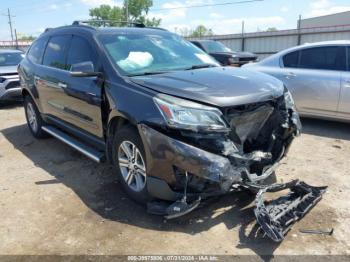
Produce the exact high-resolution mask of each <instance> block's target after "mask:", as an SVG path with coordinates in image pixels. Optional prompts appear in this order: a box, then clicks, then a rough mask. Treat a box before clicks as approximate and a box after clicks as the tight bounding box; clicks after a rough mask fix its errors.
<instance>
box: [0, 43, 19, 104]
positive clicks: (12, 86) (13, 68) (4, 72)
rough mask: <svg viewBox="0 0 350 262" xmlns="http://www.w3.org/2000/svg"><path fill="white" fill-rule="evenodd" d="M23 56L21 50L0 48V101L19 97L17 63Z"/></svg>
mask: <svg viewBox="0 0 350 262" xmlns="http://www.w3.org/2000/svg"><path fill="white" fill-rule="evenodd" d="M23 56H24V54H23V52H22V51H19V50H5V49H3V50H1V49H0V101H5V100H16V99H18V98H20V97H21V87H20V83H19V77H18V73H17V65H18V64H19V63H20V62H21V60H22V59H23Z"/></svg>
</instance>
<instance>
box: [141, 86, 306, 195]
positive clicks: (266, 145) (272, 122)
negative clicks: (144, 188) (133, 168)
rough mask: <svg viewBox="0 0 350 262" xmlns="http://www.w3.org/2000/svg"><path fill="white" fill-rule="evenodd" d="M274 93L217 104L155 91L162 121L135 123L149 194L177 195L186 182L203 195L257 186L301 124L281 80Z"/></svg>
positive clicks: (188, 188)
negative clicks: (244, 101) (160, 123)
mask: <svg viewBox="0 0 350 262" xmlns="http://www.w3.org/2000/svg"><path fill="white" fill-rule="evenodd" d="M274 95H275V96H274V97H273V98H271V99H268V100H266V101H261V100H262V99H261V97H259V96H258V97H256V101H258V102H255V103H249V104H244V105H237V106H225V107H221V108H217V107H212V106H208V105H203V104H201V103H197V102H193V101H191V100H187V99H183V98H178V97H175V96H171V95H166V94H158V95H157V96H156V97H154V103H155V104H156V105H157V107H158V109H159V111H160V112H161V114H162V116H163V117H164V119H165V123H166V126H163V127H159V126H153V127H152V126H149V125H145V124H140V125H139V131H140V134H141V137H142V139H143V142H144V145H145V150H146V156H147V157H146V158H147V163H148V174H149V177H148V179H149V180H151V181H149V183H148V191H149V192H150V194H151V195H152V196H154V197H156V198H159V199H164V200H171V201H176V200H177V199H179V198H180V197H181V196H183V194H184V190H185V187H186V194H187V195H192V196H200V197H202V198H203V197H204V198H205V197H208V196H212V195H220V194H225V193H228V192H230V191H232V190H233V189H234V188H235V187H237V186H239V185H241V186H245V187H250V188H254V187H257V188H259V185H260V184H262V183H263V182H264V181H265V180H267V179H268V178H269V177H270V176H271V175H273V174H274V171H275V169H276V168H277V166H278V164H279V162H280V161H281V159H282V158H283V157H284V156H285V155H286V153H287V151H288V148H289V146H290V145H291V142H292V141H293V139H294V137H295V136H297V135H299V133H300V129H301V124H300V119H299V116H298V113H297V112H296V109H295V106H294V102H293V99H292V97H291V94H290V93H289V91H288V90H287V89H285V88H284V89H283V86H282V87H281V86H280V87H277V92H276V90H275V94H274ZM160 188H161V190H160Z"/></svg>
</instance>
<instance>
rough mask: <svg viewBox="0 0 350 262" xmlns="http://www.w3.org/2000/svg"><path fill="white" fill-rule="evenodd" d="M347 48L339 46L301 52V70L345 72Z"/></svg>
mask: <svg viewBox="0 0 350 262" xmlns="http://www.w3.org/2000/svg"><path fill="white" fill-rule="evenodd" d="M345 62H346V60H345V48H343V47H337V46H327V47H316V48H308V49H304V50H302V51H301V57H300V65H299V67H300V68H306V69H323V70H345V67H346V63H345Z"/></svg>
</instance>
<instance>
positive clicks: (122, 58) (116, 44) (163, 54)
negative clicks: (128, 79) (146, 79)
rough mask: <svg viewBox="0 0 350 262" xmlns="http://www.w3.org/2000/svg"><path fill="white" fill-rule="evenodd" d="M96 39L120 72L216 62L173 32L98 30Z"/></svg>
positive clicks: (155, 69)
mask: <svg viewBox="0 0 350 262" xmlns="http://www.w3.org/2000/svg"><path fill="white" fill-rule="evenodd" d="M98 39H99V41H100V42H101V43H102V45H103V46H104V48H105V50H106V51H107V53H108V54H109V56H110V57H111V59H112V60H113V62H114V63H115V65H117V67H118V68H119V69H120V71H121V73H122V74H123V75H128V76H132V75H138V74H146V73H157V72H158V73H162V72H169V71H174V70H186V69H191V67H193V66H205V65H209V66H218V63H217V62H216V61H215V60H214V59H213V58H211V57H210V56H208V55H207V54H206V53H205V52H203V51H202V50H199V49H198V48H196V47H195V46H193V45H192V44H191V43H190V42H188V41H186V40H184V39H183V38H181V37H179V36H177V35H175V34H164V35H156V34H155V35H142V34H125V35H120V34H117V33H110V34H101V35H99V36H98Z"/></svg>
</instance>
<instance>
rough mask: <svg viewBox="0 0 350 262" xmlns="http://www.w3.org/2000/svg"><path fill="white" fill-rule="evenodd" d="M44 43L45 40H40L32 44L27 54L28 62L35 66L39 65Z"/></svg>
mask: <svg viewBox="0 0 350 262" xmlns="http://www.w3.org/2000/svg"><path fill="white" fill-rule="evenodd" d="M46 42H47V39H46V38H40V39H38V40H36V41H35V42H34V43H33V44H32V46H31V47H30V49H29V51H28V54H27V57H28V59H29V60H30V61H32V62H33V63H36V64H40V63H41V59H42V56H43V53H44V50H45V45H46Z"/></svg>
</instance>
